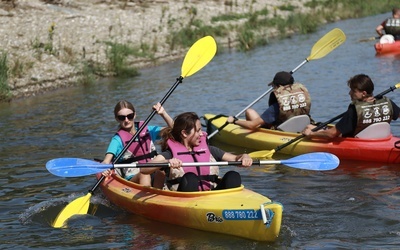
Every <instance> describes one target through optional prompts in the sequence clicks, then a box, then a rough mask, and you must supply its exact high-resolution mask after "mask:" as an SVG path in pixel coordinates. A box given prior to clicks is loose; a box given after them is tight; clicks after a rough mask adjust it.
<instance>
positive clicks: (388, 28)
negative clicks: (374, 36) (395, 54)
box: [375, 8, 400, 43]
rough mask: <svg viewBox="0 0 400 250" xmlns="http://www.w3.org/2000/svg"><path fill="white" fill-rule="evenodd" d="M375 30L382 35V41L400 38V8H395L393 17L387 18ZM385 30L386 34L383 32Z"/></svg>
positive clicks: (388, 41)
mask: <svg viewBox="0 0 400 250" xmlns="http://www.w3.org/2000/svg"><path fill="white" fill-rule="evenodd" d="M375 30H376V33H378V35H379V37H381V40H382V41H381V43H391V42H394V41H395V40H396V41H397V40H400V8H393V10H392V17H391V18H387V19H385V20H384V21H383V22H382V23H381V24H379V25H378V26H377V27H376V29H375ZM383 31H385V34H383Z"/></svg>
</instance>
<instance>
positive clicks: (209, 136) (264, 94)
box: [207, 59, 308, 139]
mask: <svg viewBox="0 0 400 250" xmlns="http://www.w3.org/2000/svg"><path fill="white" fill-rule="evenodd" d="M307 62H308V60H307V59H305V60H304V61H303V62H302V63H301V64H299V65H298V66H297V67H296V68H295V69H293V70H292V71H290V74H293V73H294V72H295V71H296V70H298V69H299V68H300V67H301V66H303V65H304V64H306V63H307ZM273 89H274V88H272V87H271V88H269V89H268V90H267V91H265V92H264V93H263V94H262V95H260V96H259V97H258V98H257V99H255V100H254V101H253V102H252V103H250V104H249V105H247V107H245V108H244V109H242V110H241V111H240V112H239V113H237V114H236V115H235V116H234V117H238V116H240V115H241V114H243V113H244V112H245V111H246V110H247V109H249V108H250V107H252V106H253V105H254V104H256V103H257V102H258V101H260V100H261V99H262V98H263V97H264V96H266V95H267V94H269V93H270V92H271V91H272V90H273ZM228 124H229V123H228V122H225V123H224V125H222V126H221V127H219V128H218V129H217V130H215V131H214V132H212V133H211V134H210V135H208V136H207V139H210V138H211V137H213V136H214V135H215V134H217V133H218V132H219V131H221V130H223V129H224V128H225V127H226V126H228Z"/></svg>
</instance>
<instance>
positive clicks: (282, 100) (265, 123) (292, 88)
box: [227, 71, 311, 130]
mask: <svg viewBox="0 0 400 250" xmlns="http://www.w3.org/2000/svg"><path fill="white" fill-rule="evenodd" d="M268 86H272V87H273V92H272V93H271V95H270V97H269V102H268V104H269V107H268V108H267V109H266V110H265V111H264V113H262V115H261V116H260V115H259V114H258V113H257V111H255V110H254V109H251V108H249V109H247V110H246V120H238V119H237V118H236V117H234V116H229V117H228V119H227V122H228V123H233V124H237V125H239V126H241V127H244V128H248V129H252V130H254V129H256V128H259V127H264V128H270V129H275V128H276V127H278V126H279V125H280V124H281V123H283V122H284V121H286V120H288V119H289V118H291V117H293V116H296V115H303V114H307V115H309V113H310V108H311V98H310V94H309V93H308V90H307V88H306V87H304V85H303V84H301V83H297V82H295V81H294V78H293V76H292V74H290V73H289V72H286V71H281V72H278V73H276V74H275V77H274V79H273V80H272V82H271V83H269V84H268Z"/></svg>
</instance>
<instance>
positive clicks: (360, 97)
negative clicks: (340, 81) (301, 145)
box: [302, 74, 400, 139]
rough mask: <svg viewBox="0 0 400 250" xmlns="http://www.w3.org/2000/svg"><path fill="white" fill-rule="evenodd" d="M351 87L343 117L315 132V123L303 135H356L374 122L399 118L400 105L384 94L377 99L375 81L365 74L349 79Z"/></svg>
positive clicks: (348, 83)
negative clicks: (349, 98) (348, 103)
mask: <svg viewBox="0 0 400 250" xmlns="http://www.w3.org/2000/svg"><path fill="white" fill-rule="evenodd" d="M347 85H348V86H349V88H350V92H349V95H350V97H351V101H352V102H351V103H350V105H349V107H348V109H347V111H346V113H345V114H344V115H343V117H342V119H340V121H339V122H338V123H337V124H335V125H334V126H332V127H329V128H328V129H325V130H318V131H315V132H313V131H312V129H313V128H315V126H313V125H308V126H307V127H306V128H305V129H304V130H303V132H302V133H303V135H305V136H307V137H309V138H328V139H332V138H335V137H340V136H341V137H354V136H355V135H357V134H358V133H359V132H360V131H362V130H363V129H365V128H366V127H368V126H369V125H371V124H373V123H378V122H388V123H390V122H391V121H392V120H397V118H398V117H399V115H400V109H399V107H398V106H397V105H396V104H395V103H394V102H393V101H391V100H390V99H389V98H387V97H385V96H383V97H382V98H378V99H375V98H374V96H373V91H374V83H373V82H372V80H371V78H370V77H369V76H367V75H365V74H358V75H355V76H353V77H351V78H350V79H349V80H348V81H347Z"/></svg>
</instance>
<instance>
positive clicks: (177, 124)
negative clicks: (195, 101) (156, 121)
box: [161, 112, 200, 151]
mask: <svg viewBox="0 0 400 250" xmlns="http://www.w3.org/2000/svg"><path fill="white" fill-rule="evenodd" d="M197 120H200V118H199V116H198V115H197V114H196V113H194V112H185V113H182V114H180V115H178V116H176V117H175V118H174V126H173V127H172V128H170V127H167V128H164V129H163V130H162V131H161V137H162V140H161V150H162V151H165V150H166V149H167V148H168V145H167V140H168V139H172V140H174V141H177V142H180V143H182V142H183V139H182V136H181V132H182V131H185V132H186V133H188V134H189V133H190V131H191V130H192V129H193V128H195V127H196V122H197Z"/></svg>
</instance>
